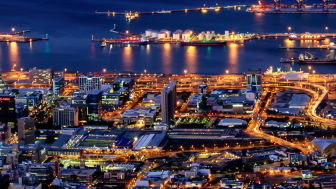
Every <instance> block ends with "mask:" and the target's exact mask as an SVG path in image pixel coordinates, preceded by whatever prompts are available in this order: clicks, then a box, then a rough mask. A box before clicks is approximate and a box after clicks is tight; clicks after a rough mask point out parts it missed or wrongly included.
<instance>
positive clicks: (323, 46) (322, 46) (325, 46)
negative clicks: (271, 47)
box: [279, 45, 329, 49]
mask: <svg viewBox="0 0 336 189" xmlns="http://www.w3.org/2000/svg"><path fill="white" fill-rule="evenodd" d="M279 49H329V46H328V45H321V46H317V47H310V46H308V47H279Z"/></svg>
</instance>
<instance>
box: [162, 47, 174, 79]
mask: <svg viewBox="0 0 336 189" xmlns="http://www.w3.org/2000/svg"><path fill="white" fill-rule="evenodd" d="M172 58H173V56H172V51H171V44H169V43H165V44H163V51H162V64H163V69H164V70H165V71H167V72H169V73H171V70H172V69H171V68H172Z"/></svg>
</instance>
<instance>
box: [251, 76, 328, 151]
mask: <svg viewBox="0 0 336 189" xmlns="http://www.w3.org/2000/svg"><path fill="white" fill-rule="evenodd" d="M283 85H285V86H283ZM286 85H287V86H286ZM263 87H264V88H266V87H270V88H289V89H295V90H301V91H305V92H307V93H309V94H311V95H312V98H311V101H310V102H309V103H308V105H307V106H306V109H305V113H306V115H307V116H309V117H310V118H312V119H315V120H318V121H320V122H324V123H328V124H330V125H333V126H335V122H334V121H330V120H328V119H324V118H322V117H319V116H318V115H317V114H316V108H317V107H318V105H319V104H320V103H321V102H322V101H323V99H324V98H325V97H326V95H327V94H328V90H327V89H326V88H325V87H323V86H321V85H316V84H310V83H306V82H298V83H294V82H277V83H273V82H267V83H264V84H263ZM306 87H309V88H308V89H307V88H306ZM313 89H314V90H313ZM315 90H318V92H315ZM320 93H321V94H320ZM267 103H269V99H268V102H267ZM258 114H259V116H258ZM266 117H267V114H266V113H265V111H262V112H260V102H258V103H257V104H256V106H255V107H254V114H253V116H252V120H251V122H250V123H249V125H248V128H247V129H248V131H250V132H251V134H252V135H254V136H257V137H262V138H265V139H267V140H269V141H271V142H274V143H278V144H279V145H283V146H288V147H291V148H297V149H299V150H301V151H302V153H305V154H308V153H309V152H311V151H312V150H311V149H309V147H308V146H306V145H298V144H294V143H292V142H289V141H287V140H284V139H281V138H278V137H275V136H273V135H269V134H266V133H264V132H263V131H262V130H260V126H261V123H262V121H261V120H265V119H266Z"/></svg>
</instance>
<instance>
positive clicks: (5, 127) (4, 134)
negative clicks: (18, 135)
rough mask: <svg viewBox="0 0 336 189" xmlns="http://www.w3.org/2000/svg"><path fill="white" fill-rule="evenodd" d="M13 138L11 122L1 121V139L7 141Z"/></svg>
mask: <svg viewBox="0 0 336 189" xmlns="http://www.w3.org/2000/svg"><path fill="white" fill-rule="evenodd" d="M10 138H11V127H10V125H9V124H6V123H0V141H1V142H5V143H7V142H8V140H9V139H10Z"/></svg>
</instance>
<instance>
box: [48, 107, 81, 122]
mask: <svg viewBox="0 0 336 189" xmlns="http://www.w3.org/2000/svg"><path fill="white" fill-rule="evenodd" d="M53 124H54V125H59V126H62V127H68V126H78V109H77V108H76V107H71V105H70V104H67V103H62V104H61V105H60V106H59V107H56V108H54V109H53Z"/></svg>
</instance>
